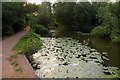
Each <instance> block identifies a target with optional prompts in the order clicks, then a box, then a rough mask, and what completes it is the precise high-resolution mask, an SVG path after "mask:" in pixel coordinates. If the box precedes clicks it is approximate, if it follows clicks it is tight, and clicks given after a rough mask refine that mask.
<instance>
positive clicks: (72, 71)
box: [33, 36, 119, 78]
mask: <svg viewBox="0 0 120 80" xmlns="http://www.w3.org/2000/svg"><path fill="white" fill-rule="evenodd" d="M77 39H80V40H75V39H73V38H68V37H64V38H50V37H49V38H42V41H43V46H42V49H41V50H39V51H38V52H37V53H35V54H34V55H33V58H34V60H35V63H36V64H38V66H37V67H38V69H37V70H36V74H37V75H38V76H39V77H41V78H53V77H54V78H68V77H69V78H101V77H102V78H106V77H107V78H108V77H112V78H116V77H119V74H118V73H119V69H118V65H117V59H116V58H115V59H116V60H114V61H116V62H114V63H112V62H111V61H112V60H111V59H110V58H109V57H110V55H109V53H108V52H106V51H104V50H103V51H99V49H96V47H95V46H94V45H93V46H92V44H96V42H95V41H92V39H91V38H85V37H84V38H83V37H80V36H79V37H77ZM90 41H92V42H90ZM97 45H99V44H97ZM100 45H102V44H100ZM107 47H109V46H108V45H107ZM103 48H104V47H103ZM116 49H117V48H116ZM105 50H106V49H105ZM110 50H111V49H110ZM117 50H118V49H117ZM115 51H116V50H115ZM110 60H111V61H110Z"/></svg>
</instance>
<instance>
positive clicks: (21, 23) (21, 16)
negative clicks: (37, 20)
mask: <svg viewBox="0 0 120 80" xmlns="http://www.w3.org/2000/svg"><path fill="white" fill-rule="evenodd" d="M35 11H37V6H36V5H35V4H30V3H29V4H27V3H25V2H19V3H18V2H10V3H8V2H4V3H2V36H3V37H4V36H7V35H11V34H13V33H15V32H18V31H21V30H23V28H24V27H26V26H27V25H28V24H29V21H30V16H32V15H33V13H34V12H35Z"/></svg>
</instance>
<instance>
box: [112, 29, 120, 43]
mask: <svg viewBox="0 0 120 80" xmlns="http://www.w3.org/2000/svg"><path fill="white" fill-rule="evenodd" d="M110 37H111V39H112V41H114V42H116V43H120V30H118V29H117V30H113V31H112V33H111V35H110Z"/></svg>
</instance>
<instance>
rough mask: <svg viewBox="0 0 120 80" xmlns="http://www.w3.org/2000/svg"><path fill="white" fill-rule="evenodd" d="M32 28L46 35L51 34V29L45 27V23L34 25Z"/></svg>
mask: <svg viewBox="0 0 120 80" xmlns="http://www.w3.org/2000/svg"><path fill="white" fill-rule="evenodd" d="M32 29H33V31H34V32H35V33H37V34H40V35H41V36H45V35H48V34H49V30H48V29H47V28H45V27H44V26H43V25H34V26H32Z"/></svg>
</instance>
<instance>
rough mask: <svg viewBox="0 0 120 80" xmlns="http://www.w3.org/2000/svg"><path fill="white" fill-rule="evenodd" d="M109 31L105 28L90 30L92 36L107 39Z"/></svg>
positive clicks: (99, 27)
mask: <svg viewBox="0 0 120 80" xmlns="http://www.w3.org/2000/svg"><path fill="white" fill-rule="evenodd" d="M110 33H111V30H110V29H109V28H108V27H107V26H98V27H95V28H94V29H93V30H92V35H96V36H99V37H103V38H107V37H109V36H110Z"/></svg>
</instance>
